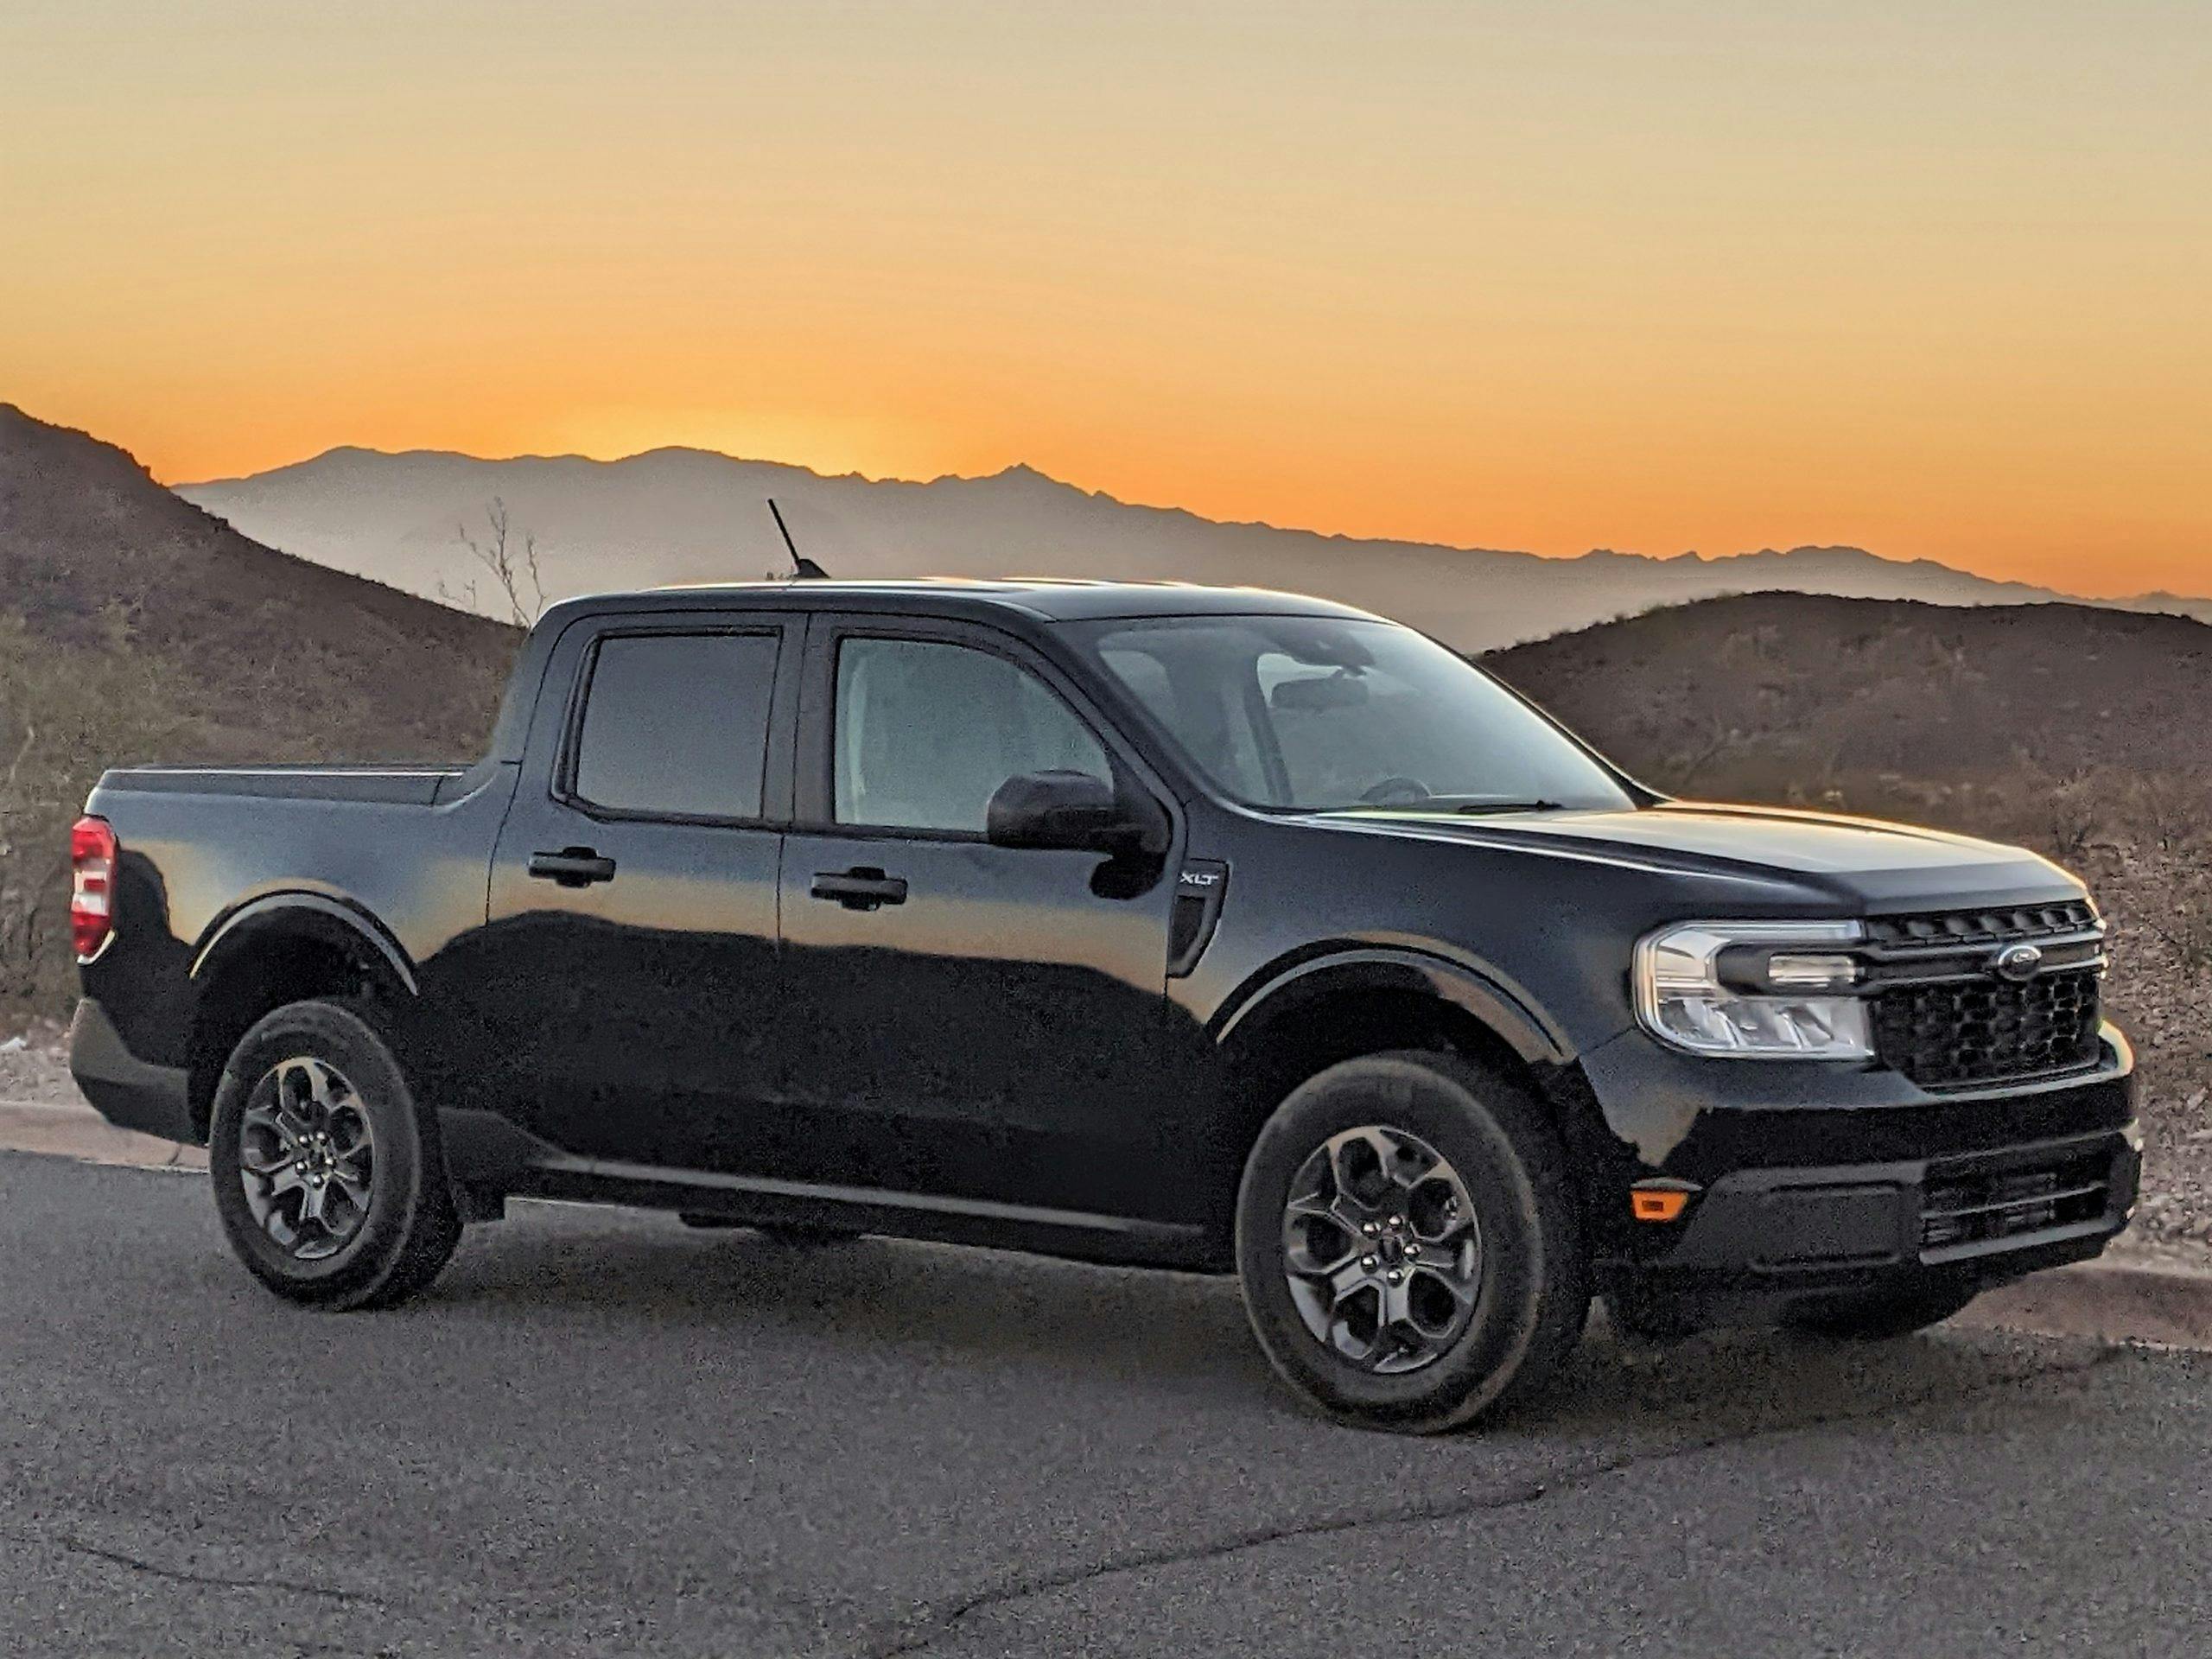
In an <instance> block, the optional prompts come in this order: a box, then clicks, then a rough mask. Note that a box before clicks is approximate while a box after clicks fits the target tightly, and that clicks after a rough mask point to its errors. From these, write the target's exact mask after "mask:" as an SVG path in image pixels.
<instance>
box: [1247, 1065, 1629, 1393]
mask: <svg viewBox="0 0 2212 1659" xmlns="http://www.w3.org/2000/svg"><path fill="white" fill-rule="evenodd" d="M1376 1124H1381V1125H1385V1126H1391V1127H1395V1128H1397V1129H1400V1130H1402V1131H1404V1132H1406V1133H1407V1134H1408V1135H1409V1136H1411V1137H1418V1139H1419V1141H1422V1142H1426V1143H1427V1148H1428V1149H1430V1150H1433V1153H1435V1154H1437V1155H1438V1156H1439V1157H1440V1158H1441V1159H1442V1160H1445V1161H1446V1163H1448V1164H1449V1165H1450V1166H1451V1167H1452V1171H1454V1172H1456V1173H1457V1179H1458V1181H1459V1185H1460V1187H1461V1188H1463V1189H1464V1191H1465V1193H1466V1195H1467V1199H1468V1201H1469V1203H1470V1204H1471V1208H1472V1217H1473V1221H1474V1223H1475V1227H1476V1230H1477V1233H1476V1237H1477V1241H1478V1242H1477V1248H1476V1249H1475V1251H1474V1252H1473V1255H1472V1265H1471V1266H1470V1267H1467V1268H1465V1271H1466V1273H1467V1275H1468V1277H1469V1279H1470V1281H1471V1286H1472V1287H1473V1294H1472V1295H1471V1298H1470V1299H1468V1300H1467V1302H1466V1304H1465V1306H1471V1312H1465V1311H1463V1312H1462V1313H1459V1314H1458V1315H1457V1316H1456V1317H1457V1318H1459V1319H1464V1320H1465V1324H1464V1325H1463V1326H1460V1327H1459V1328H1458V1329H1457V1331H1456V1332H1455V1333H1453V1334H1452V1335H1450V1336H1449V1337H1448V1338H1443V1339H1440V1344H1439V1345H1438V1346H1437V1349H1436V1351H1435V1352H1434V1353H1433V1357H1428V1358H1424V1359H1421V1360H1419V1361H1418V1362H1417V1363H1418V1369H1414V1370H1405V1371H1402V1372H1397V1373H1380V1372H1378V1371H1376V1370H1373V1369H1370V1366H1369V1365H1367V1364H1364V1363H1357V1362H1356V1361H1355V1360H1353V1359H1351V1358H1348V1357H1346V1356H1345V1355H1344V1353H1342V1352H1340V1351H1338V1348H1337V1347H1335V1346H1332V1344H1331V1343H1330V1342H1328V1341H1325V1340H1324V1338H1322V1337H1320V1336H1319V1335H1317V1334H1316V1333H1315V1332H1314V1330H1313V1328H1312V1327H1311V1326H1309V1325H1308V1323H1307V1315H1306V1314H1305V1313H1301V1312H1300V1303H1299V1300H1297V1298H1296V1296H1295V1295H1294V1293H1293V1291H1292V1289H1291V1285H1290V1261H1291V1255H1290V1246H1289V1244H1288V1243H1287V1240H1286V1232H1287V1228H1288V1226H1289V1221H1288V1217H1287V1210H1286V1206H1287V1205H1289V1203H1290V1201H1291V1199H1292V1197H1293V1187H1294V1184H1295V1183H1298V1182H1300V1181H1301V1180H1302V1179H1304V1173H1305V1172H1306V1171H1308V1170H1310V1169H1312V1168H1313V1167H1314V1165H1313V1160H1315V1159H1316V1158H1319V1157H1325V1156H1326V1153H1325V1148H1327V1147H1329V1146H1331V1145H1332V1141H1334V1140H1335V1139H1336V1138H1338V1137H1345V1136H1348V1135H1350V1132H1351V1131H1353V1130H1355V1129H1357V1128H1361V1127H1362V1126H1367V1125H1376ZM1331 1167H1332V1169H1333V1168H1334V1167H1335V1166H1334V1164H1333V1163H1332V1166H1331ZM1411 1167H1417V1166H1411ZM1408 1213H1409V1214H1410V1211H1408ZM1355 1248H1364V1247H1363V1246H1361V1245H1359V1244H1358V1243H1357V1240H1355ZM1365 1259H1366V1258H1363V1261H1364V1260H1365ZM1462 1261H1463V1262H1464V1261H1465V1258H1462ZM1236 1270H1237V1274H1238V1276H1239V1278H1240V1279H1241V1280H1242V1281H1243V1290H1244V1305H1245V1307H1246V1310H1247V1312H1248V1313H1249V1316H1250V1319H1251V1322H1252V1329H1253V1332H1254V1334H1255V1336H1256V1337H1257V1338H1258V1339H1259V1343H1260V1346H1261V1348H1262V1351H1264V1352H1265V1353H1266V1354H1267V1357H1268V1361H1269V1363H1272V1364H1273V1365H1274V1369H1275V1370H1276V1372H1277V1374H1278V1375H1280V1376H1281V1377H1282V1379H1283V1380H1284V1381H1285V1382H1286V1383H1288V1384H1289V1385H1290V1387H1291V1389H1293V1390H1294V1392H1295V1393H1296V1394H1297V1395H1299V1397H1300V1399H1301V1400H1303V1401H1305V1402H1306V1403H1307V1404H1309V1405H1311V1406H1313V1408H1316V1409H1318V1410H1319V1411H1320V1412H1322V1413H1324V1414H1326V1415H1328V1416H1331V1417H1333V1418H1335V1419H1337V1420H1338V1421H1341V1422H1346V1423H1351V1424H1354V1425H1357V1426H1360V1427H1370V1428H1383V1429H1392V1430H1396V1431H1398V1432H1401V1433H1421V1434H1433V1433H1442V1432H1445V1431H1446V1430H1450V1429H1455V1428H1459V1427H1464V1426H1465V1425H1467V1424H1469V1423H1471V1422H1473V1421H1475V1420H1476V1419H1477V1418H1478V1417H1481V1416H1483V1415H1484V1414H1491V1413H1495V1412H1497V1411H1499V1410H1502V1409H1503V1408H1507V1407H1510V1406H1511V1405H1513V1404H1516V1403H1517V1402H1520V1401H1522V1400H1524V1399H1526V1398H1528V1397H1529V1396H1530V1395H1534V1394H1535V1393H1536V1392H1537V1391H1538V1390H1540V1389H1541V1388H1542V1387H1543V1386H1544V1384H1545V1383H1547V1382H1548V1381H1549V1380H1550V1379H1551V1377H1552V1376H1554V1374H1555V1373H1556V1372H1557V1371H1558V1370H1559V1369H1560V1366H1561V1364H1562V1363H1564V1362H1565V1361H1566V1360H1567V1357H1568V1356H1569V1355H1570V1354H1572V1353H1573V1351H1574V1346H1575V1344H1576V1343H1577V1342H1578V1341H1579V1340H1580V1338H1581V1335H1582V1328H1583V1325H1584V1323H1585V1322H1586V1320H1587V1319H1588V1318H1589V1313H1590V1299H1591V1288H1590V1271H1589V1262H1588V1257H1587V1255H1586V1249H1585V1244H1584V1240H1583V1236H1582V1229H1581V1224H1580V1215H1579V1211H1578V1208H1577V1205H1576V1204H1575V1200H1574V1194H1573V1190H1572V1188H1571V1186H1570V1185H1569V1182H1568V1179H1567V1159H1566V1154H1565V1152H1564V1150H1563V1148H1562V1147H1561V1146H1560V1141H1559V1137H1558V1135H1557V1132H1556V1131H1555V1130H1554V1128H1553V1126H1552V1124H1551V1122H1550V1121H1549V1120H1548V1118H1547V1117H1546V1116H1545V1114H1544V1111H1543V1109H1542V1108H1541V1106H1540V1105H1539V1104H1538V1103H1537V1102H1536V1101H1535V1099H1534V1098H1533V1097H1532V1096H1530V1095H1529V1092H1528V1091H1527V1090H1525V1089H1524V1088H1522V1086H1521V1085H1520V1084H1517V1083H1516V1082H1514V1081H1512V1080H1511V1079H1510V1078H1507V1077H1502V1076H1499V1075H1497V1073H1495V1072H1493V1071H1488V1070H1485V1069H1484V1068H1481V1067H1478V1066H1476V1065H1471V1064H1470V1063H1469V1062H1468V1061H1466V1060H1465V1059H1463V1058H1459V1056H1457V1055H1452V1054H1442V1053H1433V1052H1426V1051H1422V1052H1410V1051H1409V1052H1394V1053H1385V1054H1375V1055H1369V1056H1363V1057H1362V1058H1357V1059H1352V1060H1346V1061H1344V1062H1342V1063H1341V1064H1339V1065H1332V1066H1331V1067H1330V1068H1329V1069H1328V1070H1326V1071H1323V1072H1321V1073H1319V1075H1318V1076H1315V1077H1311V1078H1309V1079H1307V1080H1306V1082H1305V1083H1303V1084H1300V1085H1299V1087H1298V1088H1296V1089H1295V1090H1292V1091H1291V1093H1290V1095H1289V1096H1288V1097H1287V1099H1285V1100H1284V1101H1283V1103H1282V1104H1281V1106H1279V1107H1278V1108H1276V1109H1275V1112H1274V1116H1272V1117H1270V1118H1269V1119H1268V1122H1267V1124H1266V1126H1265V1127H1264V1128H1262V1130H1261V1132H1260V1136H1259V1140H1258V1141H1257V1142H1256V1143H1255V1145H1254V1147H1253V1148H1252V1152H1251V1154H1250V1156H1249V1158H1248V1159H1247V1160H1246V1162H1245V1166H1244V1177H1243V1183H1242V1185H1240V1187H1239V1190H1238V1192H1237V1201H1236ZM1432 1271H1433V1269H1432ZM1393 1282H1395V1281H1393ZM1346 1305H1347V1306H1349V1304H1346ZM1400 1357H1403V1356H1400Z"/></svg>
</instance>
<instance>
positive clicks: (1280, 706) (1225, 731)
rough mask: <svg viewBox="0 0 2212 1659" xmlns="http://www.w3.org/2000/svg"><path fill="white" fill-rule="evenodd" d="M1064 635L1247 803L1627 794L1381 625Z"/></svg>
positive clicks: (1511, 706) (1105, 627) (1528, 799)
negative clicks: (1089, 654)
mask: <svg viewBox="0 0 2212 1659" xmlns="http://www.w3.org/2000/svg"><path fill="white" fill-rule="evenodd" d="M1068 631H1069V632H1070V633H1071V634H1072V635H1073V636H1074V637H1075V639H1077V643H1078V644H1079V645H1082V646H1083V647H1084V649H1085V650H1087V651H1089V652H1090V653H1091V654H1092V656H1094V657H1095V658H1096V659H1097V660H1098V662H1100V663H1101V664H1103V665H1104V667H1105V668H1106V669H1107V671H1109V673H1111V674H1112V675H1113V676H1114V677H1116V679H1118V680H1119V681H1120V682H1121V683H1122V684H1123V685H1125V686H1126V687H1128V690H1129V691H1130V692H1131V693H1132V694H1133V695H1134V696H1135V700H1136V701H1137V702H1139V703H1140V704H1141V705H1142V707H1143V708H1144V709H1145V710H1146V711H1147V713H1148V714H1150V715H1152V717H1153V718H1154V720H1156V721H1158V722H1159V723H1160V727H1161V728H1163V730H1164V731H1165V732H1166V735H1167V736H1168V737H1169V738H1171V739H1172V740H1173V741H1174V742H1175V743H1176V744H1177V745H1178V746H1179V747H1180V748H1181V749H1182V750H1183V752H1184V753H1185V754H1186V755H1188V756H1189V757H1190V759H1191V760H1192V763H1193V764H1194V765H1196V766H1197V767H1198V770H1199V771H1200V772H1204V773H1205V776H1206V777H1207V778H1208V779H1210V780H1211V782H1212V783H1213V784H1214V785H1216V786H1217V788H1219V789H1220V790H1221V791H1222V792H1223V793H1224V794H1226V795H1229V796H1230V797H1232V798H1235V799H1236V800H1238V801H1241V802H1243V804H1246V805H1248V806H1258V807H1264V808H1269V809H1273V810H1281V811H1338V810H1347V809H1351V808H1357V807H1376V806H1384V807H1397V808H1406V807H1414V808H1427V809H1428V810H1438V811H1461V812H1481V811H1485V810H1488V811H1506V810H1514V809H1516V808H1528V809H1541V808H1552V807H1585V808H1618V807H1624V806H1630V805H1633V804H1635V803H1634V801H1633V800H1632V799H1631V798H1630V795H1629V793H1628V791H1625V790H1624V789H1623V788H1622V787H1621V786H1620V785H1618V783H1616V782H1615V781H1614V780H1613V779H1612V777H1611V774H1610V773H1608V772H1606V771H1605V768H1604V767H1603V766H1600V765H1599V763H1598V762H1597V761H1596V760H1592V758H1591V757H1590V756H1589V755H1588V754H1587V753H1584V751H1583V750H1582V749H1581V747H1580V746H1578V745H1577V744H1576V743H1574V742H1573V740H1571V739H1569V738H1568V737H1567V736H1566V734H1563V733H1562V732H1560V730H1559V728H1557V727H1555V726H1554V725H1553V724H1552V723H1551V722H1550V721H1548V720H1547V719H1545V718H1544V716H1542V715H1540V714H1538V713H1536V711H1535V709H1531V708H1529V706H1528V705H1527V704H1526V703H1524V702H1522V701H1521V700H1520V699H1519V698H1518V697H1516V696H1514V695H1513V694H1512V693H1511V692H1510V691H1508V690H1506V689H1505V688H1504V687H1503V686H1502V685H1500V684H1498V683H1497V681H1495V680H1493V679H1491V677H1489V676H1488V675H1486V674H1484V673H1483V672H1482V671H1480V670H1478V669H1477V668H1475V667H1473V666H1472V665H1471V664H1469V663H1467V662H1466V661H1465V660H1464V659H1462V658H1459V657H1456V656H1454V655H1453V654H1452V652H1449V651H1446V649H1445V648H1444V647H1443V646H1441V645H1438V644H1437V643H1436V642H1435V641H1434V640H1433V639H1427V638H1425V637H1423V636H1422V635H1421V634H1418V633H1415V632H1413V630H1412V629H1410V628H1402V627H1399V626H1396V625H1395V624H1394V623H1389V622H1379V621H1351V620H1338V619H1336V618H1332V617H1306V616H1205V617H1176V618H1147V619H1145V620H1134V621H1116V622H1088V623H1079V624H1076V625H1073V626H1071V627H1070V628H1069V630H1068Z"/></svg>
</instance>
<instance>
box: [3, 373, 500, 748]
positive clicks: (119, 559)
mask: <svg viewBox="0 0 2212 1659" xmlns="http://www.w3.org/2000/svg"><path fill="white" fill-rule="evenodd" d="M0 618H13V619H16V620H17V621H18V622H19V624H20V627H21V635H20V643H21V645H22V647H23V648H24V649H26V650H35V651H40V652H58V653H62V655H63V657H64V658H66V655H67V653H69V652H99V651H103V650H106V649H108V648H110V647H111V646H126V647H127V648H128V650H129V652H130V656H131V658H132V659H133V660H134V661H135V662H137V663H138V664H141V665H143V667H145V668H146V669H147V671H149V673H151V674H152V675H153V676H155V677H156V678H157V679H158V682H159V686H160V696H161V700H162V709H161V715H162V718H163V720H164V721H167V722H168V725H169V728H170V730H171V734H172V736H173V738H174V739H175V741H177V742H179V743H180V744H181V751H180V752H175V753H170V754H168V756H167V757H166V758H168V759H174V760H199V759H207V760H222V759H236V758H238V757H240V756H242V755H255V756H258V757H260V758H263V759H271V760H274V759H283V758H286V757H288V756H299V757H302V758H313V759H318V760H338V759H346V758H359V759H393V758H399V759H405V758H409V757H410V756H411V757H416V758H421V757H426V756H451V755H456V754H458V755H461V756H463V757H471V756H473V755H474V752H475V743H476V739H477V738H478V737H479V736H480V734H482V732H483V731H484V730H486V728H487V725H488V715H489V712H490V711H489V709H488V707H487V705H486V702H485V688H486V674H487V672H488V671H493V670H495V669H496V670H499V671H504V666H505V660H506V658H507V657H508V656H509V655H510V654H511V652H512V646H513V640H514V635H513V632H512V630H511V629H508V628H505V627H502V626H499V625H497V624H494V623H492V622H489V621H486V620H482V619H480V618H477V617H473V616H467V615H463V614H461V613H457V612H455V611H453V610H451V609H449V608H448V607H444V606H442V605H437V604H433V603H430V602H429V601H424V600H423V599H420V598H417V597H416V596H415V595H414V594H406V593H402V592H400V591H398V590H397V589H396V588H390V587H386V586H384V585H382V584H380V583H378V582H369V581H365V580H363V579H362V578H360V577H359V576H355V575H345V574H343V573H341V572H339V571H336V570H333V569H328V568H327V567H326V566H324V565H321V564H319V563H314V562H312V561H309V560H305V559H299V558H295V557H292V556H289V554H285V553H281V552H278V551H277V550H274V549H271V548H268V547H264V546H262V545H260V544H259V543H255V542H253V541H251V540H249V539H247V538H246V537H245V536H243V535H240V534H239V533H238V531H235V530H232V528H231V527H230V526H229V525H227V524H223V523H222V522H221V521H219V519H216V518H212V517H210V516H209V515H208V514H207V513H206V512H201V511H200V509H199V508H197V507H194V506H193V505H191V504H189V503H188V502H186V501H184V500H181V499H179V498H178V497H177V496H175V495H174V494H173V493H170V492H169V491H168V490H165V489H163V488H162V486H160V485H158V484H156V482H155V481H154V480H153V479H152V478H150V477H149V475H148V474H147V473H146V471H145V469H144V468H143V467H141V466H139V464H138V463H137V461H134V460H133V459H131V457H130V455H129V454H126V453H124V451H123V450H121V449H118V448H116V447H115V446H113V445H112V444H108V443H103V442H99V440H98V439H96V438H92V437H90V436H88V435H86V434H85V433H82V432H75V431H71V430H68V429H65V428H61V427H57V426H51V425H48V424H47V423H45V422H42V421H39V420H35V419H34V418H32V417H31V416H28V415H26V414H24V413H23V412H22V410H19V409H16V407H14V406H13V405H12V404H0ZM13 712H18V713H19V712H20V711H13ZM340 751H342V752H343V753H340Z"/></svg>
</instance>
